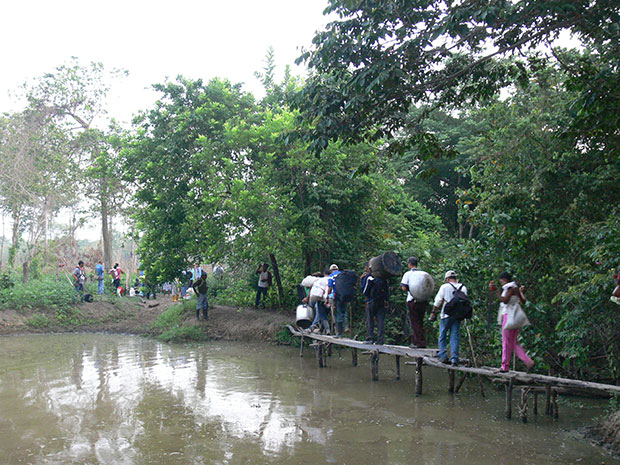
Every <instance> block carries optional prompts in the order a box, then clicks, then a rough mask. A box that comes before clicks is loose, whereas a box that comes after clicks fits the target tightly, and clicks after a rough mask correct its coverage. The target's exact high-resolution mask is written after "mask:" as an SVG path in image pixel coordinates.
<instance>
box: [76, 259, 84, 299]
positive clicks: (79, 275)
mask: <svg viewBox="0 0 620 465" xmlns="http://www.w3.org/2000/svg"><path fill="white" fill-rule="evenodd" d="M85 280H86V273H84V262H83V261H82V260H80V261H79V262H78V264H77V267H76V268H75V270H73V287H74V289H75V299H74V300H75V302H77V301H78V299H79V300H80V302H82V301H83V300H84V281H85Z"/></svg>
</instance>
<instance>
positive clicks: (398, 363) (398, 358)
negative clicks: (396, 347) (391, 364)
mask: <svg viewBox="0 0 620 465" xmlns="http://www.w3.org/2000/svg"><path fill="white" fill-rule="evenodd" d="M396 379H400V355H397V356H396Z"/></svg>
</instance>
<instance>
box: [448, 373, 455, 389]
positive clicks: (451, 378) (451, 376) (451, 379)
mask: <svg viewBox="0 0 620 465" xmlns="http://www.w3.org/2000/svg"><path fill="white" fill-rule="evenodd" d="M448 392H449V393H454V370H448Z"/></svg>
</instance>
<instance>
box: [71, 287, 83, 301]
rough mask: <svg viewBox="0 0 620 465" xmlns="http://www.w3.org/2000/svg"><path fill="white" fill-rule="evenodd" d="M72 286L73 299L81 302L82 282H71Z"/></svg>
mask: <svg viewBox="0 0 620 465" xmlns="http://www.w3.org/2000/svg"><path fill="white" fill-rule="evenodd" d="M73 288H74V289H75V297H74V298H73V301H74V302H77V301H78V300H79V301H80V302H83V301H84V284H82V283H75V284H73Z"/></svg>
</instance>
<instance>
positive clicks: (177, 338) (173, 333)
mask: <svg viewBox="0 0 620 465" xmlns="http://www.w3.org/2000/svg"><path fill="white" fill-rule="evenodd" d="M157 339H158V340H160V341H163V342H190V341H202V340H204V339H205V333H204V332H203V331H202V329H201V328H200V327H198V326H180V327H176V328H172V329H169V330H167V331H164V332H163V333H161V334H160V335H159V336H157Z"/></svg>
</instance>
